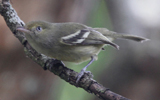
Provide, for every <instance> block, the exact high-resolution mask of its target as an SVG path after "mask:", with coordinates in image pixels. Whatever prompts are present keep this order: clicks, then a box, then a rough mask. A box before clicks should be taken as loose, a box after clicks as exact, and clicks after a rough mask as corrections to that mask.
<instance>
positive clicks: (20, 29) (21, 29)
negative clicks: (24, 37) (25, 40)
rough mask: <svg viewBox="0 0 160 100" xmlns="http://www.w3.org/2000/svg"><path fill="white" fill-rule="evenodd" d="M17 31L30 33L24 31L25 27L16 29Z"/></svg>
mask: <svg viewBox="0 0 160 100" xmlns="http://www.w3.org/2000/svg"><path fill="white" fill-rule="evenodd" d="M17 30H18V31H20V32H24V33H30V31H29V30H27V29H25V27H17Z"/></svg>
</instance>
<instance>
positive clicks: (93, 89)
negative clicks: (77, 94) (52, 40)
mask: <svg viewBox="0 0 160 100" xmlns="http://www.w3.org/2000/svg"><path fill="white" fill-rule="evenodd" d="M0 14H1V15H2V16H3V18H4V20H5V21H6V24H7V26H8V27H9V28H10V30H11V31H12V32H13V34H14V35H15V36H16V37H17V38H18V39H19V41H20V42H21V43H22V44H23V45H24V51H25V53H26V55H27V56H28V57H29V58H31V59H32V60H33V61H35V62H36V63H37V64H39V65H40V66H41V67H42V68H43V69H45V70H49V71H51V72H53V73H54V74H55V75H58V76H59V77H60V78H62V79H63V80H65V81H66V82H68V83H70V84H71V85H74V86H76V87H80V88H83V89H84V90H86V91H87V92H89V93H94V94H95V95H96V96H98V97H99V98H101V99H103V100H129V99H127V98H125V97H123V96H121V95H118V94H116V93H114V92H112V91H110V90H109V89H107V88H105V87H104V86H102V85H101V84H99V83H98V82H97V81H95V80H93V79H92V75H91V74H89V73H85V75H84V76H83V77H82V78H81V80H80V82H79V83H78V84H77V83H76V76H77V75H78V73H77V72H75V71H73V70H71V69H69V68H67V67H65V66H64V65H63V63H62V62H61V61H59V60H56V59H51V58H49V57H47V56H45V55H42V54H40V53H38V52H37V51H35V50H34V49H33V48H32V47H31V46H30V45H29V43H28V42H27V40H26V38H25V35H24V34H23V33H22V32H18V31H17V30H16V27H17V26H24V25H25V23H24V22H23V21H22V20H21V19H20V18H19V17H18V15H17V13H16V11H15V10H14V9H13V8H12V5H11V4H10V2H9V0H2V1H1V2H0Z"/></svg>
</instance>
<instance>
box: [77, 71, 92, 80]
mask: <svg viewBox="0 0 160 100" xmlns="http://www.w3.org/2000/svg"><path fill="white" fill-rule="evenodd" d="M84 73H86V74H88V75H89V76H90V77H91V78H92V77H93V75H92V73H91V72H90V71H85V70H83V69H82V70H81V72H79V73H78V75H77V80H76V83H78V82H79V81H80V79H81V78H82V76H83V75H84Z"/></svg>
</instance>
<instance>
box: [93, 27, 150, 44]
mask: <svg viewBox="0 0 160 100" xmlns="http://www.w3.org/2000/svg"><path fill="white" fill-rule="evenodd" d="M94 30H96V31H99V32H100V33H102V34H103V35H104V36H106V37H107V38H109V39H110V40H111V41H112V40H114V39H117V38H122V39H128V40H133V41H137V42H144V41H147V40H149V39H147V38H144V37H140V36H136V35H128V34H121V33H116V32H113V31H109V30H108V29H106V28H94Z"/></svg>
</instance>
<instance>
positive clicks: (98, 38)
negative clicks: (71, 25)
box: [61, 29, 118, 49]
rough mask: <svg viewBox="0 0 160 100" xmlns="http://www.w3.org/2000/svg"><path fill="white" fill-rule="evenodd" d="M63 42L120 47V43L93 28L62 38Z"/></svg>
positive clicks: (67, 43)
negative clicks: (112, 40)
mask: <svg viewBox="0 0 160 100" xmlns="http://www.w3.org/2000/svg"><path fill="white" fill-rule="evenodd" d="M61 43H63V44H66V45H96V44H109V45H111V46H113V47H115V48H117V49H118V45H117V44H115V43H113V42H111V41H110V40H109V39H108V38H107V37H105V36H104V35H102V34H101V33H100V32H98V31H96V30H93V29H82V30H79V31H77V32H75V33H73V34H70V35H67V36H64V37H62V38H61Z"/></svg>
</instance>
